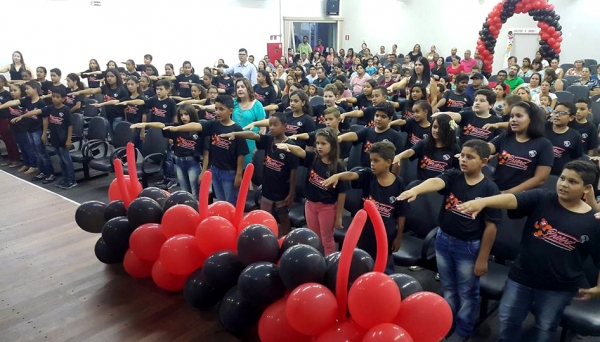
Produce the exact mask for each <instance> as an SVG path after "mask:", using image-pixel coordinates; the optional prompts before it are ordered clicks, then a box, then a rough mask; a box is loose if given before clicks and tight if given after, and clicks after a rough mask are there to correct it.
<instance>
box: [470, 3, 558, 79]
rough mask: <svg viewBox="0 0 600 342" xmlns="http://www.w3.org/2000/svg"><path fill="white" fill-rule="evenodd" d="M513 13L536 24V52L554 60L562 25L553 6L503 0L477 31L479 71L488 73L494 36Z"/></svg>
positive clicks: (496, 36) (493, 46)
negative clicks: (537, 37)
mask: <svg viewBox="0 0 600 342" xmlns="http://www.w3.org/2000/svg"><path fill="white" fill-rule="evenodd" d="M515 13H517V14H519V13H528V14H529V16H531V17H533V20H535V21H537V22H538V24H537V26H538V27H539V28H540V29H541V31H540V38H541V39H540V52H541V54H542V58H544V59H546V60H548V61H549V60H551V59H552V58H558V57H559V55H560V52H561V49H560V44H561V43H562V41H563V38H562V26H560V24H559V20H560V16H559V15H558V14H556V12H555V11H554V5H551V4H549V3H548V2H547V1H546V0H504V1H502V2H500V3H498V4H497V5H496V6H495V7H494V9H493V10H492V11H491V12H490V13H489V14H488V17H487V18H486V21H485V22H484V23H483V27H482V29H481V31H479V40H478V41H477V51H479V55H480V57H481V60H482V61H483V70H484V71H485V72H486V73H488V74H489V73H491V72H492V64H493V62H494V53H495V47H496V42H497V39H498V35H499V33H500V29H501V28H502V24H504V23H506V21H507V20H508V19H509V18H510V17H512V16H513V15H514V14H515Z"/></svg>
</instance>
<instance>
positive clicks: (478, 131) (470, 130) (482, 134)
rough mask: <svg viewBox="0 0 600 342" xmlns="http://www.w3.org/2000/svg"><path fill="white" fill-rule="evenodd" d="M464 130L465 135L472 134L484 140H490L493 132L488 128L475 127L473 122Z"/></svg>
mask: <svg viewBox="0 0 600 342" xmlns="http://www.w3.org/2000/svg"><path fill="white" fill-rule="evenodd" d="M463 132H464V134H465V135H470V136H473V137H475V138H479V139H482V140H488V139H489V137H490V134H492V132H490V131H488V130H487V129H483V128H479V127H475V126H473V125H471V124H468V125H466V126H465V127H463Z"/></svg>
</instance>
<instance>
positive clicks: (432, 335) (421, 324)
mask: <svg viewBox="0 0 600 342" xmlns="http://www.w3.org/2000/svg"><path fill="white" fill-rule="evenodd" d="M393 323H394V324H397V325H399V326H401V327H403V328H404V329H405V330H406V331H407V332H408V333H409V334H410V336H412V338H413V339H414V340H415V341H440V340H442V339H443V338H444V336H446V334H448V332H449V331H450V327H451V326H452V310H451V309H450V305H448V302H446V300H445V299H444V298H443V297H441V296H440V295H438V294H436V293H433V292H417V293H415V294H412V295H410V296H408V297H406V298H405V299H404V300H403V301H402V305H401V306H400V311H399V312H398V315H397V316H396V318H395V319H394V322H393Z"/></svg>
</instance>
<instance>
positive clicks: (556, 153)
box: [552, 146, 566, 158]
mask: <svg viewBox="0 0 600 342" xmlns="http://www.w3.org/2000/svg"><path fill="white" fill-rule="evenodd" d="M565 151H566V150H565V149H564V148H562V147H558V146H552V152H554V158H562V155H563V153H565Z"/></svg>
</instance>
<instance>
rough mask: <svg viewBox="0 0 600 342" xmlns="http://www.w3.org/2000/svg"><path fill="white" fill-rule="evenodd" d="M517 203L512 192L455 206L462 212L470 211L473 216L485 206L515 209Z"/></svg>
mask: <svg viewBox="0 0 600 342" xmlns="http://www.w3.org/2000/svg"><path fill="white" fill-rule="evenodd" d="M517 204H518V203H517V197H516V196H515V195H514V194H500V195H496V196H490V197H484V198H480V199H476V200H472V201H467V202H465V203H463V204H459V205H458V206H457V208H458V210H460V211H462V212H467V213H471V214H472V216H473V218H475V217H477V215H478V214H479V213H480V212H481V211H482V210H483V209H485V208H494V209H506V210H513V209H517Z"/></svg>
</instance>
